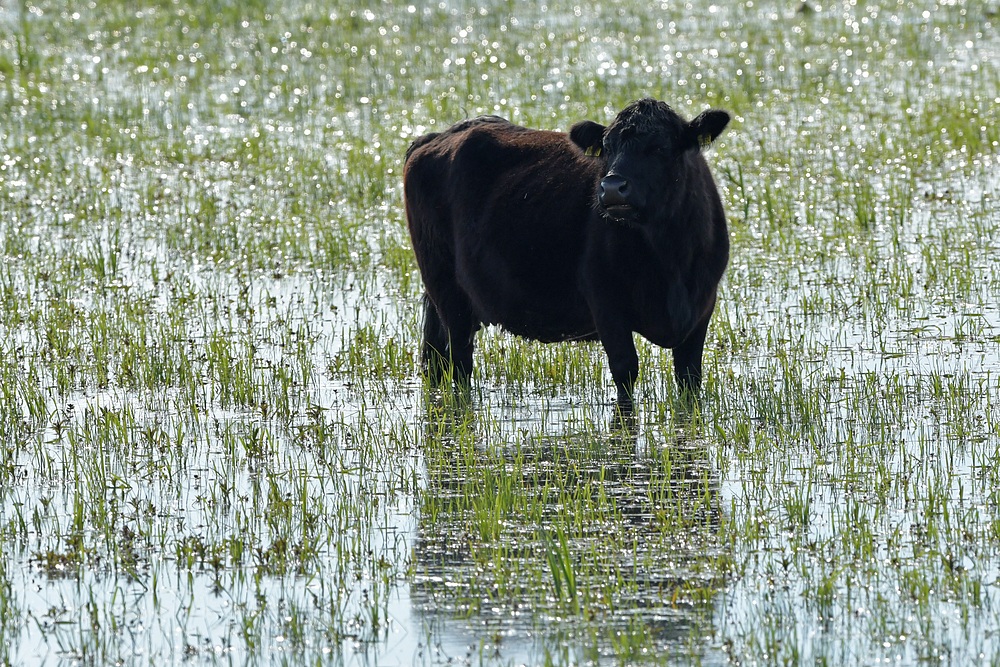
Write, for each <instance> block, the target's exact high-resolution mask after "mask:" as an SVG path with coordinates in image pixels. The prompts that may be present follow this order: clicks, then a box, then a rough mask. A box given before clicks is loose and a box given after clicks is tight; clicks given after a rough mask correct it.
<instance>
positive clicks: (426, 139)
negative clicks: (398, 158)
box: [403, 132, 441, 162]
mask: <svg viewBox="0 0 1000 667" xmlns="http://www.w3.org/2000/svg"><path fill="white" fill-rule="evenodd" d="M440 134H441V133H440V132H431V133H430V134H425V135H423V136H422V137H417V138H416V139H414V140H413V143H411V144H410V147H409V148H407V149H406V158H404V160H403V162H409V161H410V156H411V155H413V151H415V150H417V149H418V148H420V147H421V146H423V145H424V144H426V143H427V142H429V141H432V140H434V138H435V137H438V136H439V135H440Z"/></svg>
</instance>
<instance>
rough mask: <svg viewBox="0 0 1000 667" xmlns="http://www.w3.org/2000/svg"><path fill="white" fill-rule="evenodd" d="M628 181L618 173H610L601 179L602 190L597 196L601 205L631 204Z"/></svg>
mask: <svg viewBox="0 0 1000 667" xmlns="http://www.w3.org/2000/svg"><path fill="white" fill-rule="evenodd" d="M629 193H630V189H629V186H628V181H626V180H625V179H624V178H622V177H621V176H619V175H617V174H608V175H607V176H605V177H604V178H602V179H601V190H600V192H599V193H598V196H597V198H598V199H599V200H600V202H601V206H605V207H606V206H622V205H625V204H629V203H630V201H629Z"/></svg>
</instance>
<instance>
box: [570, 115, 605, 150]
mask: <svg viewBox="0 0 1000 667" xmlns="http://www.w3.org/2000/svg"><path fill="white" fill-rule="evenodd" d="M604 129H605V128H604V126H603V125H601V124H600V123H595V122H594V121H592V120H581V121H580V122H579V123H576V124H575V125H574V126H573V127H571V128H570V129H569V140H570V141H572V142H573V143H574V144H576V145H577V146H579V147H580V149H581V150H583V152H584V153H586V154H587V155H600V154H601V145H602V144H603V141H604Z"/></svg>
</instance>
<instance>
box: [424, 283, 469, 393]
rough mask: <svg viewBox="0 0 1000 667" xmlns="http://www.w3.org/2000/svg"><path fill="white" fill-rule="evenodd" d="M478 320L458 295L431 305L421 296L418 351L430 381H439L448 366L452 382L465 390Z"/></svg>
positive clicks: (429, 301)
mask: <svg viewBox="0 0 1000 667" xmlns="http://www.w3.org/2000/svg"><path fill="white" fill-rule="evenodd" d="M478 329H479V322H478V321H477V320H475V318H473V317H472V308H471V306H470V305H469V304H468V302H467V301H466V300H465V299H464V298H461V297H453V298H448V299H442V301H441V304H440V305H435V303H434V302H432V301H431V299H430V297H429V296H427V295H424V331H423V333H424V342H423V349H422V351H421V355H422V360H423V363H424V367H425V368H426V369H427V373H428V377H429V378H430V379H431V381H432V382H435V383H440V382H441V381H442V380H443V379H444V377H445V371H446V369H448V368H451V369H452V374H453V376H454V380H455V384H456V385H457V386H458V387H459V388H460V389H466V390H467V389H468V388H469V384H470V381H471V378H472V353H473V349H474V345H475V335H476V331H477V330H478Z"/></svg>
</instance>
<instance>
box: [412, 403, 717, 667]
mask: <svg viewBox="0 0 1000 667" xmlns="http://www.w3.org/2000/svg"><path fill="white" fill-rule="evenodd" d="M569 421H570V423H571V424H572V425H571V426H570V427H568V428H567V429H566V432H564V433H562V434H559V435H552V434H550V433H545V434H541V433H539V432H538V431H540V429H539V428H538V426H537V424H536V425H532V424H528V425H526V426H525V425H522V426H519V425H518V424H517V423H512V420H510V419H504V418H503V417H498V416H496V415H491V416H490V417H488V418H487V417H484V416H482V415H477V414H476V413H475V412H473V411H471V410H465V411H462V410H458V411H450V412H449V411H448V410H440V409H430V410H428V413H427V418H426V421H425V430H424V438H423V444H422V450H423V454H424V457H425V460H426V465H427V482H426V489H425V491H423V493H422V494H421V497H420V501H419V507H420V518H419V523H418V528H417V536H416V539H415V542H414V548H413V566H414V576H413V578H412V586H411V600H412V603H413V605H414V607H415V609H414V611H415V614H416V616H418V617H420V618H422V620H423V623H424V625H425V628H426V629H427V632H428V633H429V634H428V639H429V640H431V641H432V645H431V646H429V647H428V649H427V650H428V651H437V652H439V653H440V654H439V655H437V656H436V657H437V659H445V658H456V657H459V656H458V655H447V654H448V653H449V650H451V651H458V652H461V651H463V650H465V649H467V648H468V647H469V646H476V647H478V648H477V649H476V650H477V654H481V653H480V652H481V651H487V652H488V653H492V654H493V655H494V657H495V658H497V659H499V660H501V661H510V660H514V661H515V662H517V661H523V660H525V659H527V660H528V661H529V662H530V661H531V659H532V657H534V658H536V659H537V657H538V654H539V652H542V653H546V652H550V651H552V650H553V649H556V650H561V651H571V652H572V653H573V655H571V656H568V657H569V658H570V659H571V660H572V661H574V662H577V661H579V660H582V659H584V658H586V659H587V660H590V659H593V658H594V657H595V656H597V655H600V654H607V653H609V652H611V653H613V652H614V648H613V647H614V645H615V642H616V641H617V642H618V643H619V649H620V647H621V637H622V636H623V635H622V633H625V634H626V635H629V636H635V635H636V634H638V635H639V636H640V638H641V640H642V642H643V643H644V644H651V645H652V646H654V647H656V648H657V649H658V650H671V649H677V650H682V649H683V650H687V649H688V648H689V641H688V640H689V639H690V637H691V635H692V633H695V634H696V635H697V634H698V633H699V629H700V630H701V633H702V634H708V629H709V627H710V624H711V622H712V614H713V610H714V602H715V598H716V596H717V593H718V592H719V590H721V588H722V587H723V586H724V584H725V576H726V572H727V567H726V564H727V563H728V562H729V558H728V557H727V551H726V547H725V544H724V541H723V540H722V539H721V538H720V535H719V533H720V528H721V525H722V521H723V516H722V510H721V507H720V500H719V481H718V475H717V473H716V472H715V471H714V470H713V469H712V467H711V465H710V462H709V458H708V452H707V448H706V443H705V442H699V441H698V439H697V435H696V434H695V433H694V431H695V427H692V426H681V427H680V428H678V429H677V430H676V431H674V430H673V428H672V427H666V428H664V427H662V426H657V425H644V426H640V425H638V424H636V423H635V421H630V422H625V423H619V426H620V427H619V428H615V429H610V430H605V429H601V428H597V427H593V426H592V425H591V427H589V428H588V427H587V425H586V420H585V418H582V417H578V418H577V419H576V420H575V424H573V420H569ZM532 426H534V432H532ZM546 431H551V428H546ZM433 646H436V647H437V648H433ZM449 647H450V649H449ZM567 647H573V648H572V649H569V648H567ZM581 647H588V648H581ZM581 652H582V653H584V654H586V655H579V653H581ZM588 656H589V657H588Z"/></svg>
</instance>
